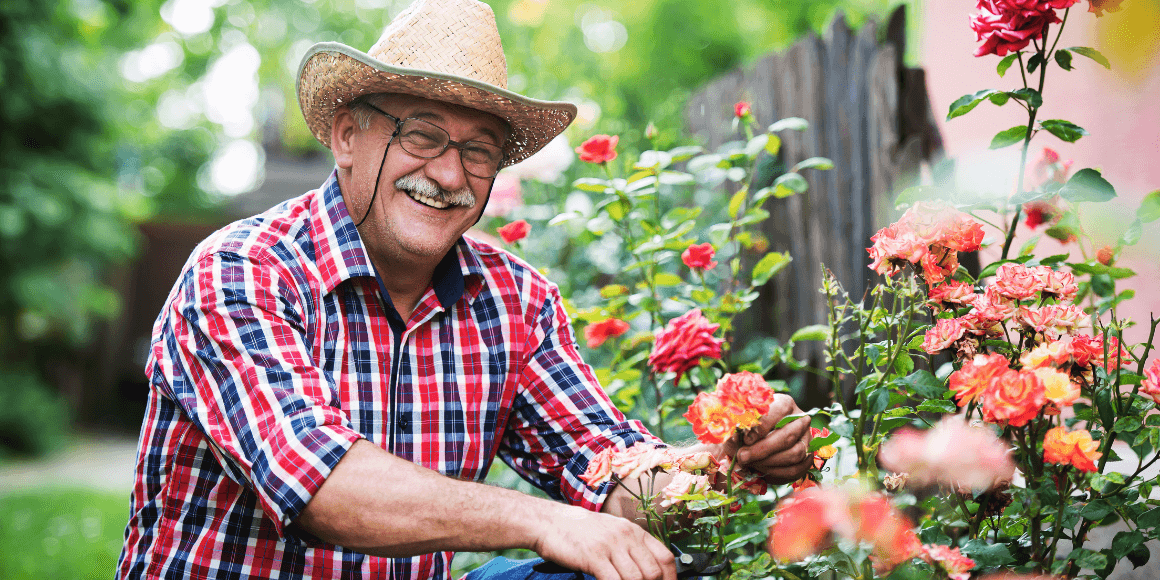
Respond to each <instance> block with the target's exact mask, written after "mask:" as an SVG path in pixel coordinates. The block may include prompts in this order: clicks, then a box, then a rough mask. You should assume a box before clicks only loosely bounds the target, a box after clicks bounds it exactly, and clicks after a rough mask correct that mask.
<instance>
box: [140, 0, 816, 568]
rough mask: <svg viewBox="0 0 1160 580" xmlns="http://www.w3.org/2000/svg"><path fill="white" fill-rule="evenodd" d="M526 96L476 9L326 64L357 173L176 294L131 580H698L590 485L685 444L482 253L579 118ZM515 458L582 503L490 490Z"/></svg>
mask: <svg viewBox="0 0 1160 580" xmlns="http://www.w3.org/2000/svg"><path fill="white" fill-rule="evenodd" d="M505 86H506V64H505V60H504V56H503V51H502V48H501V46H500V42H499V35H498V32H497V31H496V28H495V21H494V17H493V15H492V13H491V10H490V9H489V8H488V7H487V6H486V5H485V4H481V3H479V2H475V1H474V0H420V1H419V2H417V3H416V4H414V5H412V6H411V7H410V8H409V9H407V10H406V11H405V12H404V13H403V14H401V15H400V16H399V17H398V18H397V19H396V20H395V21H394V22H392V23H391V25H390V26H388V27H387V29H386V30H385V32H384V33H383V36H382V38H381V39H380V40H379V41H378V43H376V44H375V46H374V47H373V48H372V49H371V50H370V52H369V54H364V53H362V52H359V51H357V50H354V49H352V48H350V47H347V46H344V45H340V44H335V43H324V44H320V45H317V46H315V47H314V48H313V49H311V50H310V51H309V52H308V54H307V55H306V57H305V59H304V61H303V64H302V68H301V70H300V72H299V78H298V96H299V101H300V104H301V106H302V111H303V114H304V116H305V118H306V121H307V124H308V125H309V126H310V128H311V130H312V131H313V133H314V135H315V136H316V137H317V138H318V139H319V141H321V142H322V143H323V144H324V145H326V146H328V147H329V148H330V149H331V151H332V152H333V153H334V158H335V163H336V169H335V171H334V173H333V174H332V175H331V177H330V178H329V179H328V180H327V181H326V183H325V184H323V186H322V187H321V188H319V189H318V190H315V191H312V192H310V193H307V194H305V195H303V196H302V197H299V198H296V199H292V200H289V201H287V202H285V203H283V204H281V205H279V206H277V207H275V208H273V209H271V210H269V211H267V212H266V213H263V214H261V215H259V216H256V217H253V218H250V219H247V220H243V221H240V222H237V223H234V224H232V225H230V226H228V227H226V228H224V229H223V230H221V231H219V232H217V233H216V234H214V235H213V236H211V237H210V238H209V239H207V240H206V241H204V242H203V243H202V244H201V245H200V246H199V247H198V248H197V249H196V250H195V251H194V253H193V255H192V256H191V257H190V259H189V261H188V263H187V264H186V266H185V268H184V270H183V273H182V275H181V277H180V278H179V279H178V281H177V284H176V285H175V286H174V289H173V291H172V292H171V294H170V296H169V299H168V301H167V302H166V304H165V307H164V309H163V310H162V312H161V314H160V316H159V317H158V319H157V323H156V326H155V327H154V333H153V342H152V349H151V355H150V359H149V362H148V366H147V369H146V372H147V374H148V376H149V377H150V380H151V389H150V394H149V406H148V411H147V413H146V417H145V422H144V426H143V428H142V434H141V442H140V451H139V458H138V466H137V483H136V487H135V489H134V491H133V495H132V513H131V518H130V521H129V525H128V527H127V530H126V540H125V548H124V552H123V553H122V555H121V560H120V564H119V571H118V577H120V578H186V577H190V578H355V577H367V578H393V579H404V578H412V579H424V580H425V579H428V578H447V577H449V575H450V571H449V570H450V569H449V563H450V559H451V556H452V553H453V552H454V551H460V550H471V551H488V550H497V549H507V548H528V549H531V550H534V551H535V552H537V553H538V554H540V555H541V556H543V557H544V558H546V559H549V560H552V561H554V562H557V563H559V564H562V565H564V566H567V567H570V568H573V569H576V570H580V571H583V572H586V573H588V574H590V575H593V576H595V577H596V578H598V579H599V580H659V579H661V578H664V579H665V580H673V579H674V577H675V572H674V565H673V557H672V555H671V554H670V552H669V550H668V549H667V547H666V546H664V545H662V544H661V543H660V542H658V541H657V540H655V539H653V538H652V537H651V536H649V535H648V534H647V533H645V532H644V530H643V529H641V528H640V527H639V526H637V525H636V524H634V523H632V522H631V521H630V520H629V519H626V518H633V517H634V516H635V508H634V506H633V503H632V501H631V498H630V497H629V496H628V494H627V493H626V492H624V491H623V489H618V490H616V491H611V494H610V489H609V486H607V485H606V486H604V487H603V488H601V489H598V490H593V489H589V488H588V487H586V486H585V485H584V484H583V483H582V482H581V481H580V480H579V475H580V474H582V473H583V472H584V470H585V468H586V466H587V463H588V461H589V459H590V458H592V457H593V456H594V455H595V454H597V453H599V452H600V451H601V450H603V449H606V448H608V447H610V446H618V447H626V446H629V445H632V444H634V443H636V442H639V441H650V442H656V443H658V444H659V443H660V442H659V441H656V439H655V438H653V437H652V436H651V435H650V434H648V432H647V431H646V430H645V429H644V428H643V426H641V425H640V424H639V423H638V422H634V421H628V420H626V419H625V418H624V417H623V416H622V415H621V414H620V413H619V412H618V411H617V410H616V408H615V407H614V406H613V405H612V404H611V403H610V402H609V400H608V398H607V397H606V396H605V394H604V392H603V391H602V389H601V388H600V386H599V385H598V384H597V382H596V380H595V378H594V376H593V374H592V372H591V370H590V369H589V367H588V366H586V365H585V364H584V363H583V361H582V360H581V359H580V356H579V354H578V352H577V350H576V347H575V340H574V337H573V334H572V331H571V329H570V325H569V322H568V320H567V317H566V315H565V313H564V310H563V308H562V306H561V301H560V297H559V294H558V291H557V289H556V288H555V287H554V286H553V285H552V284H550V283H549V282H548V281H547V280H545V279H544V278H543V277H542V276H541V275H539V274H538V273H537V272H535V271H534V270H532V269H529V268H527V267H526V266H525V265H523V264H522V263H521V262H519V261H517V260H514V259H513V258H512V257H511V256H510V255H508V254H507V253H505V252H503V251H501V250H498V249H495V248H493V247H490V246H488V245H486V244H483V243H480V242H477V241H473V240H471V239H468V238H465V237H463V234H464V233H465V232H466V231H467V230H468V228H469V227H471V226H472V225H473V224H474V223H475V222H476V221H477V220H478V219H479V217H480V215H481V213H482V211H483V207H484V205H486V203H487V200H488V196H489V194H490V190H491V186H492V182H493V178H494V177H495V175H496V172H497V171H499V169H500V168H501V167H503V166H505V165H508V164H512V163H515V162H518V161H520V160H522V159H525V158H526V157H528V156H529V155H531V154H532V153H534V152H535V151H536V150H538V149H539V148H541V147H543V146H544V144H546V143H547V142H548V141H550V140H551V139H552V138H553V137H554V136H556V135H558V134H559V133H560V132H561V131H563V130H564V128H565V127H567V125H568V124H569V123H570V122H571V120H572V118H573V117H574V116H575V107H573V106H572V105H569V104H567V103H553V102H543V101H537V100H534V99H529V98H526V97H523V96H520V95H517V94H515V93H512V92H509V91H507V90H506V89H504V88H503V87H505ZM795 410H796V408H795V406H794V405H793V402H792V400H790V399H789V398H788V397H784V396H783V397H781V398H780V399H779V400H778V401H777V403H776V404H775V405H774V408H773V409H772V410H771V412H770V414H769V415H768V416H767V417H766V418H765V421H764V423H763V424H764V425H765V428H764V430H763V431H762V433H763V435H762V436H761V437H759V438H758V439H759V440H758V441H756V442H754V443H753V444H752V445H749V446H748V447H745V448H743V450H742V452H741V455H740V457H741V459H742V461H744V462H746V463H747V464H748V465H749V466H750V467H751V468H754V469H756V470H758V471H760V472H762V473H764V474H765V475H766V477H767V478H769V479H771V480H776V481H788V480H791V479H793V478H796V477H798V476H800V475H801V474H802V473H804V471H805V469H806V468H807V466H808V454H807V453H806V447H805V446H806V445H807V442H808V437H809V436H808V429H807V428H806V422H805V421H804V420H800V421H797V422H795V423H793V424H791V425H790V426H788V427H785V428H783V429H780V430H776V431H773V432H769V426H770V425H772V424H773V423H774V422H776V421H777V420H778V419H779V418H781V417H783V416H785V415H786V414H789V413H791V412H793V411H795ZM715 451H719V450H715ZM497 454H498V455H499V456H500V457H501V458H502V459H503V460H504V461H505V462H507V463H508V464H509V465H511V466H512V467H513V468H514V469H516V470H517V471H518V472H519V473H520V474H521V475H523V476H524V477H525V478H527V479H529V480H530V481H532V482H533V483H535V484H536V485H537V486H539V487H540V488H542V489H543V490H544V491H545V492H547V493H548V495H550V496H552V497H553V498H555V499H557V500H559V501H548V500H543V499H538V498H533V497H530V496H526V495H523V494H520V493H517V492H514V491H510V490H505V489H499V488H495V487H491V486H487V485H483V484H480V483H477V482H478V481H479V480H481V479H483V477H484V476H485V475H486V473H487V470H488V468H489V466H490V465H491V462H492V461H493V460H494V458H495V457H496V455H497ZM658 483H660V482H658Z"/></svg>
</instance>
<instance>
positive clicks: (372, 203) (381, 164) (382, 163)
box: [354, 127, 399, 228]
mask: <svg viewBox="0 0 1160 580" xmlns="http://www.w3.org/2000/svg"><path fill="white" fill-rule="evenodd" d="M398 134H399V129H398V128H397V127H396V128H395V131H394V132H393V133H391V138H390V139H387V146H386V147H383V160H382V161H380V162H379V174H378V175H376V176H375V190H374V191H373V192H371V201H370V202H369V203H367V211H366V213H364V214H363V216H362V219H361V220H358V223H357V224H354V227H356V228H357V227H359V226H361V225H363V222H365V221H367V216H369V215H371V210H372V209H374V207H375V198H376V197H378V195H379V180H380V179H382V178H383V167H384V166H385V165H386V164H387V151H390V150H391V143H394V142H395V136H396V135H398Z"/></svg>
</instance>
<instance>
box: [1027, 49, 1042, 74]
mask: <svg viewBox="0 0 1160 580" xmlns="http://www.w3.org/2000/svg"><path fill="white" fill-rule="evenodd" d="M1045 62H1046V61H1045V59H1044V58H1043V55H1042V54H1040V53H1038V52H1037V53H1035V54H1033V55H1031V58H1029V59H1027V72H1029V73H1033V72H1035V69H1037V68H1039V66H1040V65H1042V64H1044V63H1045Z"/></svg>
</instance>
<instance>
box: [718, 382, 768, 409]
mask: <svg viewBox="0 0 1160 580" xmlns="http://www.w3.org/2000/svg"><path fill="white" fill-rule="evenodd" d="M717 396H719V397H721V399H722V400H725V401H732V402H733V403H734V404H735V405H736V406H738V407H741V408H742V409H745V410H746V411H752V412H755V413H756V414H757V415H758V416H762V415H765V414H766V413H768V412H769V406H770V405H772V404H773V399H774V392H773V389H771V388H769V383H767V382H765V377H763V376H761V375H759V374H757V373H752V372H749V371H741V372H738V373H729V374H726V375H725V376H723V377H721V379H720V380H718V381H717Z"/></svg>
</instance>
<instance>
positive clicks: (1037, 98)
mask: <svg viewBox="0 0 1160 580" xmlns="http://www.w3.org/2000/svg"><path fill="white" fill-rule="evenodd" d="M1007 94H1009V95H1011V98H1013V99H1019V100H1020V101H1023V102H1025V103H1027V106H1029V107H1032V108H1039V107H1041V106H1043V95H1042V94H1040V93H1039V91H1037V90H1035V89H1032V88H1023V89H1019V90H1017V91H1011V92H1010V93H1007Z"/></svg>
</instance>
